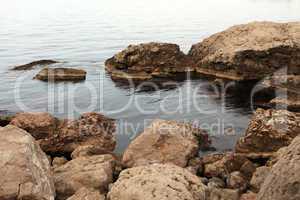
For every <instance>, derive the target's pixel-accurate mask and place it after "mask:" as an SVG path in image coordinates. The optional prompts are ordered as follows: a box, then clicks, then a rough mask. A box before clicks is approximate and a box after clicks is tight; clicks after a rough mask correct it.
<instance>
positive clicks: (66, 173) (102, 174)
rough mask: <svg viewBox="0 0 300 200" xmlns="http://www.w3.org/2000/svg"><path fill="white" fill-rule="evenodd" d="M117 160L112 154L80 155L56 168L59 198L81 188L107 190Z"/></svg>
mask: <svg viewBox="0 0 300 200" xmlns="http://www.w3.org/2000/svg"><path fill="white" fill-rule="evenodd" d="M114 167H115V160H114V158H113V157H112V156H111V155H98V156H90V157H79V158H76V159H74V160H71V161H69V162H67V163H66V164H64V165H62V166H60V167H57V168H54V182H55V188H56V193H57V199H58V200H65V199H67V198H68V197H70V196H72V195H74V194H75V193H76V191H78V190H79V189H80V188H82V187H85V188H87V189H91V190H98V191H100V192H105V191H107V189H108V185H109V184H110V183H112V181H113V172H114Z"/></svg>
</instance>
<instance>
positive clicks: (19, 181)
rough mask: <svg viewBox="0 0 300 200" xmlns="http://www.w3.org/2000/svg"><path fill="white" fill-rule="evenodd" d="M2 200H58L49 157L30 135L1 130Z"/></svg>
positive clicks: (21, 131)
mask: <svg viewBox="0 0 300 200" xmlns="http://www.w3.org/2000/svg"><path fill="white" fill-rule="evenodd" d="M0 176H1V178H0V199H1V200H12V199H24V200H25V199H30V200H54V197H55V189H54V184H53V180H52V174H51V172H50V165H49V161H48V159H47V156H46V155H45V153H44V152H43V151H42V150H41V149H40V147H39V145H38V144H37V143H36V142H35V140H34V138H33V137H32V136H31V135H30V134H29V133H27V132H26V131H24V130H22V129H19V128H17V127H15V126H11V125H8V126H6V127H3V128H0Z"/></svg>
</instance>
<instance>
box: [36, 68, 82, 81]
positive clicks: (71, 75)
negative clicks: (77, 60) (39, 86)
mask: <svg viewBox="0 0 300 200" xmlns="http://www.w3.org/2000/svg"><path fill="white" fill-rule="evenodd" d="M34 78H35V79H39V80H41V81H82V80H85V78H86V71H84V70H82V69H72V68H44V69H42V70H41V71H40V72H39V73H38V74H37V75H36V76H35V77H34Z"/></svg>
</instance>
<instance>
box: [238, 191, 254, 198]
mask: <svg viewBox="0 0 300 200" xmlns="http://www.w3.org/2000/svg"><path fill="white" fill-rule="evenodd" d="M256 196H257V194H255V193H253V192H247V193H245V194H242V195H241V198H240V200H256Z"/></svg>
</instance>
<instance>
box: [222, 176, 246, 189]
mask: <svg viewBox="0 0 300 200" xmlns="http://www.w3.org/2000/svg"><path fill="white" fill-rule="evenodd" d="M226 184H227V187H228V188H230V189H237V190H239V191H241V192H242V191H245V190H246V189H247V187H248V183H247V180H246V178H245V177H244V175H243V174H242V173H241V172H239V171H235V172H232V173H231V174H230V175H229V176H228V178H227V179H226Z"/></svg>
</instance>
